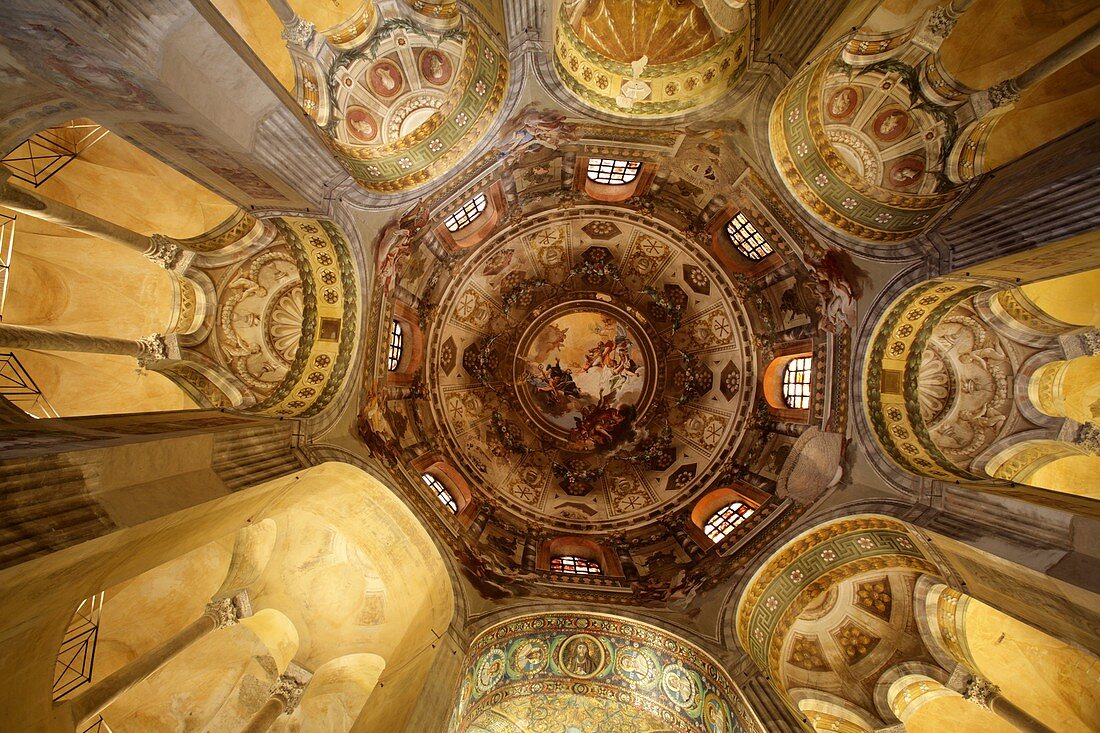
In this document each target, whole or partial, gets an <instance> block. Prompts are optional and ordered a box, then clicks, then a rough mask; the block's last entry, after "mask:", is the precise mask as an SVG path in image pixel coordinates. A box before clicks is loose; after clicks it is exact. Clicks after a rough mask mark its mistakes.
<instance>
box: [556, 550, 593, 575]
mask: <svg viewBox="0 0 1100 733" xmlns="http://www.w3.org/2000/svg"><path fill="white" fill-rule="evenodd" d="M550 569H551V570H553V571H554V572H555V573H566V574H568V575H599V574H600V573H601V572H603V571H602V570H600V564H599V563H598V562H595V561H593V560H585V559H584V558H583V557H576V556H575V555H562V556H561V557H553V558H550Z"/></svg>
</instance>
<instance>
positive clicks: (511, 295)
mask: <svg viewBox="0 0 1100 733" xmlns="http://www.w3.org/2000/svg"><path fill="white" fill-rule="evenodd" d="M549 284H550V281H549V280H546V279H545V278H541V277H537V278H528V279H527V280H524V281H523V282H521V283H520V284H519V285H516V286H515V287H514V288H512V289H511V290H509V291H508V293H507V294H506V295H505V296H504V298H503V299H502V300H501V308H500V309H501V310H502V311H503V312H504V315H508V314H509V313H511V312H512V309H513V308H514V307H516V305H517V304H520V302H521V301H524V300H529V299H525V298H524V296H525V295H528V294H530V293H531V291H533V290H537V289H538V288H541V287H545V286H546V285H549Z"/></svg>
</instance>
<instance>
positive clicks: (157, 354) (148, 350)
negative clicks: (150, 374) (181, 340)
mask: <svg viewBox="0 0 1100 733" xmlns="http://www.w3.org/2000/svg"><path fill="white" fill-rule="evenodd" d="M137 343H138V350H139V353H138V357H137V361H138V366H140V367H141V368H142V369H145V368H146V367H148V366H149V365H150V364H152V363H153V362H157V361H164V360H165V359H167V358H168V342H167V341H166V340H165V338H164V336H161V335H160V334H159V333H152V334H149V335H148V336H144V337H142V338H140V339H138V342H137Z"/></svg>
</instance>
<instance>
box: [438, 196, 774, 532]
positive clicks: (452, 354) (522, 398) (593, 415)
mask: <svg viewBox="0 0 1100 733" xmlns="http://www.w3.org/2000/svg"><path fill="white" fill-rule="evenodd" d="M436 323H437V325H436V327H435V328H434V329H433V330H432V337H431V340H430V343H429V346H428V360H427V380H426V381H427V383H428V387H429V389H428V392H429V394H430V401H431V405H432V411H433V415H434V417H435V419H436V420H437V421H438V422H439V424H440V425H441V426H443V427H444V440H445V441H446V449H447V452H449V453H450V454H452V455H454V456H455V458H456V459H457V460H458V462H459V464H460V466H461V467H462V468H463V469H464V470H465V471H467V472H468V475H469V476H471V477H472V478H474V479H475V480H476V481H478V482H480V483H484V484H486V485H490V486H493V487H495V488H496V491H497V496H499V497H500V499H501V500H502V502H503V504H504V505H505V506H506V507H507V508H508V510H509V511H510V512H512V513H513V514H515V515H516V516H517V518H522V519H528V520H533V521H537V522H539V523H541V524H543V525H544V526H551V527H557V528H560V529H563V530H576V531H584V532H592V531H604V530H607V529H609V528H611V527H616V526H625V525H626V524H628V523H632V522H635V521H637V520H640V519H647V518H654V517H657V516H660V515H662V514H664V513H666V512H668V511H669V510H671V509H673V508H675V507H676V506H679V505H681V504H683V503H684V502H685V501H688V500H690V499H691V498H692V497H693V496H695V495H696V494H697V493H698V489H699V488H701V487H705V486H706V485H707V484H708V483H709V481H710V480H711V479H713V477H714V473H715V471H716V470H717V469H718V468H719V467H720V466H721V464H722V461H723V460H724V459H725V458H726V457H728V456H729V455H730V453H731V452H732V451H733V450H734V449H735V448H736V446H737V442H738V440H739V439H740V437H741V435H742V428H743V426H744V422H745V418H746V416H747V413H748V410H749V407H750V406H751V404H752V401H753V391H754V389H755V386H754V380H753V375H754V373H755V371H756V369H755V366H754V364H753V358H752V354H751V350H748V349H746V348H745V344H746V342H747V341H748V340H749V339H750V338H751V331H750V329H749V325H748V322H747V319H746V317H745V314H744V307H743V305H742V304H741V301H740V299H739V298H738V297H737V296H736V294H735V292H734V290H733V286H732V284H731V283H730V281H729V279H728V278H727V277H726V276H725V275H724V273H723V272H722V271H721V269H720V268H719V267H718V266H717V264H716V263H715V262H714V260H713V259H712V258H711V257H710V256H709V255H707V253H706V252H704V251H703V250H702V248H700V247H699V246H698V245H696V244H694V243H693V242H690V241H688V240H686V239H685V238H684V237H683V236H682V235H680V234H678V233H677V232H675V231H674V230H672V229H671V228H670V227H668V226H667V225H663V224H662V223H661V222H660V221H656V220H653V219H649V218H644V217H639V216H637V215H631V214H630V213H629V212H627V211H622V210H616V209H611V208H603V207H598V206H578V207H575V208H573V209H570V210H567V211H565V212H551V213H548V214H544V215H541V216H538V217H531V218H525V219H524V220H523V221H522V222H521V223H518V224H517V225H515V226H510V227H506V228H504V229H503V230H502V231H500V232H499V233H497V234H496V235H494V237H493V238H492V240H491V241H489V242H487V243H486V244H485V245H483V246H482V247H481V248H480V249H479V250H478V252H477V253H475V254H474V255H473V256H471V257H469V258H468V259H467V260H466V261H465V262H463V263H462V265H461V267H459V268H458V269H457V271H456V272H455V273H454V276H453V278H452V279H451V280H450V283H449V285H448V287H447V289H446V291H445V292H444V294H443V296H442V298H441V301H440V304H439V310H438V320H437V322H436Z"/></svg>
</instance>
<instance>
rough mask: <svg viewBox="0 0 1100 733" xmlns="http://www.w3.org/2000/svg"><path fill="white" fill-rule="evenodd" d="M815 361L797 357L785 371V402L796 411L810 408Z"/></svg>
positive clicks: (806, 357)
mask: <svg viewBox="0 0 1100 733" xmlns="http://www.w3.org/2000/svg"><path fill="white" fill-rule="evenodd" d="M812 367H813V359H812V358H811V357H809V356H796V357H795V358H793V359H791V360H790V362H788V363H787V366H786V368H784V369H783V401H784V402H786V403H787V407H793V408H794V409H796V410H808V409H809V408H810V369H811V368H812Z"/></svg>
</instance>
